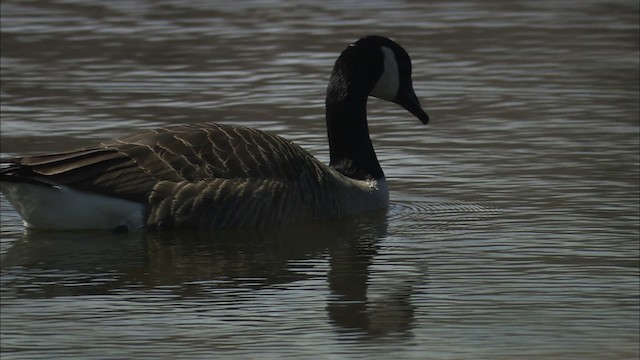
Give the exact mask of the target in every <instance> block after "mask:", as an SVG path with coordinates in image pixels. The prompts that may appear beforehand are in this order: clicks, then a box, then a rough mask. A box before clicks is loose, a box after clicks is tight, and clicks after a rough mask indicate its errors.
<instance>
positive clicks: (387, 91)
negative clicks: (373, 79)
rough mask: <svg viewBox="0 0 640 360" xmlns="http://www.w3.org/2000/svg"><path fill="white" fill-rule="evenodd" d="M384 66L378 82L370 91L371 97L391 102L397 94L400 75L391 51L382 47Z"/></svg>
mask: <svg viewBox="0 0 640 360" xmlns="http://www.w3.org/2000/svg"><path fill="white" fill-rule="evenodd" d="M382 53H383V55H384V56H383V58H382V62H383V64H384V72H383V73H382V76H380V80H378V83H377V84H376V86H375V87H374V88H373V90H372V91H371V95H372V96H375V97H377V98H380V99H384V100H389V101H393V100H394V99H395V98H396V95H397V94H398V88H399V87H400V74H399V71H398V63H397V62H396V55H395V53H394V52H393V50H391V49H389V48H388V47H386V46H383V47H382Z"/></svg>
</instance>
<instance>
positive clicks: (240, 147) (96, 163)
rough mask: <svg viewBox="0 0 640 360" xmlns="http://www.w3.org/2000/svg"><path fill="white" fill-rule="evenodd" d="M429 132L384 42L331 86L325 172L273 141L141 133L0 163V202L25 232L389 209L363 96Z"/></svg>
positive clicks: (196, 225)
mask: <svg viewBox="0 0 640 360" xmlns="http://www.w3.org/2000/svg"><path fill="white" fill-rule="evenodd" d="M369 95H373V96H376V97H379V98H382V99H386V100H389V101H393V102H396V103H398V104H400V105H401V106H403V107H404V108H406V109H407V110H409V111H410V112H411V113H413V114H414V115H415V116H416V117H418V118H419V119H420V120H421V121H422V122H423V123H427V122H428V116H427V114H426V113H425V112H424V111H423V110H422V108H421V107H420V104H419V102H418V100H417V98H416V96H415V93H414V91H413V86H412V83H411V62H410V60H409V56H408V55H407V53H406V51H405V50H404V49H402V47H400V46H399V45H398V44H396V43H395V42H393V41H391V40H389V39H387V38H382V37H375V36H370V37H365V38H362V39H360V40H358V41H357V42H356V43H354V44H352V45H350V46H349V47H347V49H345V50H344V51H343V52H342V54H341V55H340V57H339V58H338V60H337V61H336V64H335V66H334V69H333V72H332V74H331V78H330V81H329V86H328V88H327V103H326V106H327V109H326V111H327V112H326V119H327V130H328V135H329V145H330V155H331V161H330V164H329V165H325V164H324V163H322V162H320V161H319V160H317V159H316V158H315V157H314V156H313V155H311V154H310V153H309V152H307V151H306V150H304V149H303V148H301V147H300V146H298V145H296V144H294V143H293V142H291V141H289V140H286V139H284V138H282V137H280V136H278V135H275V134H272V133H269V132H265V131H261V130H257V129H253V128H248V127H240V126H230V125H224V124H216V123H207V124H197V125H181V126H174V127H170V128H165V129H157V130H150V131H145V132H140V133H138V134H134V135H131V136H128V137H124V138H121V139H117V140H113V141H110V142H105V143H102V144H99V145H97V146H92V147H87V148H83V149H78V150H74V151H70V152H65V153H57V154H49V155H38V156H27V157H22V158H15V159H9V160H3V161H2V162H3V168H2V169H1V170H0V180H1V181H2V193H3V194H4V195H5V197H6V198H7V200H8V201H9V202H10V203H11V204H12V205H13V206H14V207H15V208H16V211H17V212H18V213H19V214H20V216H21V217H22V218H23V220H24V221H25V223H26V225H27V226H29V227H36V228H48V229H128V230H136V229H143V228H150V229H174V228H192V229H222V228H255V227H264V226H272V225H279V224H290V223H296V222H302V221H307V220H314V219H328V218H334V217H339V216H343V215H347V214H353V213H359V212H364V211H370V210H375V209H383V208H385V207H387V206H388V202H389V192H388V189H387V184H386V180H385V178H384V173H383V172H382V169H381V167H380V164H379V162H378V160H377V158H376V155H375V151H374V150H373V146H372V144H371V140H370V138H369V132H368V127H367V120H366V102H367V97H368V96H369Z"/></svg>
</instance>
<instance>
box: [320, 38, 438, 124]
mask: <svg viewBox="0 0 640 360" xmlns="http://www.w3.org/2000/svg"><path fill="white" fill-rule="evenodd" d="M332 91H333V92H334V93H333V94H331V93H330V94H328V95H329V96H328V97H327V98H328V99H329V98H334V99H343V98H345V97H348V96H353V95H355V96H365V97H366V96H374V97H377V98H379V99H383V100H387V101H391V102H394V103H396V104H398V105H400V106H402V107H403V108H405V109H406V110H407V111H409V112H410V113H411V114H413V115H414V116H415V117H417V118H418V119H419V120H420V121H422V123H424V124H427V123H428V122H429V115H427V113H426V112H425V111H424V110H423V109H422V107H421V106H420V101H419V100H418V97H417V96H416V94H415V91H414V90H413V81H412V80H411V59H410V58H409V54H407V51H406V50H405V49H403V48H402V46H400V45H398V44H397V43H396V42H394V41H392V40H390V39H388V38H385V37H380V36H367V37H364V38H361V39H360V40H358V41H356V42H355V43H353V44H351V45H349V47H347V48H346V49H345V50H344V51H343V52H342V54H340V57H339V58H338V60H336V63H335V66H334V68H333V72H332V76H331V79H330V81H329V92H332Z"/></svg>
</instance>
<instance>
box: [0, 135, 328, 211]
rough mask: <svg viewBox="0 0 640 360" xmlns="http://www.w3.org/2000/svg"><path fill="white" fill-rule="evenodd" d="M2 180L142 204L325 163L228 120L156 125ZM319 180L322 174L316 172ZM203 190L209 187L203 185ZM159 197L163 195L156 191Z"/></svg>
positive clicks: (20, 166) (37, 160)
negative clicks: (179, 191)
mask: <svg viewBox="0 0 640 360" xmlns="http://www.w3.org/2000/svg"><path fill="white" fill-rule="evenodd" d="M6 162H8V163H9V164H8V166H6V167H4V168H3V169H2V170H1V173H0V175H1V179H2V180H3V181H15V182H31V183H40V184H45V185H52V186H55V185H66V186H69V187H71V188H74V189H78V190H83V191H88V192H93V193H99V194H103V195H107V196H111V197H117V198H122V199H127V200H132V201H137V202H141V203H147V202H149V198H150V196H151V193H152V191H158V193H162V191H160V190H154V188H156V187H157V186H158V185H159V184H160V183H162V184H164V185H162V186H161V187H160V188H161V189H164V191H165V192H166V191H167V190H168V188H169V187H170V186H169V185H168V184H174V185H173V186H174V187H176V186H177V185H175V184H185V183H192V184H196V183H201V184H204V183H207V184H209V185H208V187H210V186H212V185H211V184H214V183H215V181H214V180H216V179H218V181H222V180H226V184H227V185H230V184H231V182H230V181H229V180H235V181H243V180H242V179H255V180H257V179H263V180H264V179H270V180H271V181H272V182H274V184H276V183H281V184H285V183H291V182H295V181H297V180H299V179H300V177H301V176H303V177H305V178H306V179H308V178H309V176H308V175H305V174H308V173H309V171H310V170H311V172H314V173H318V172H320V173H321V172H323V170H322V168H323V167H326V166H324V165H323V164H321V163H320V162H319V161H317V160H316V159H315V158H314V157H313V156H311V155H310V154H309V153H308V152H307V151H305V150H303V149H302V148H300V147H299V146H297V145H295V144H294V143H292V142H290V141H288V140H286V139H283V138H281V137H279V136H277V135H274V134H271V133H267V132H264V131H260V130H256V129H252V128H245V127H235V126H230V125H222V124H205V125H183V126H177V127H171V128H166V129H158V130H150V131H145V132H141V133H138V134H135V135H132V136H129V137H125V138H121V139H118V140H113V141H111V142H106V143H103V144H100V145H98V146H96V147H92V148H85V149H80V150H76V151H72V152H66V153H59V154H53V155H41V156H29V157H23V158H19V159H12V160H9V161H5V163H6ZM315 178H316V179H317V178H318V177H315ZM201 190H202V189H201ZM156 195H157V194H156Z"/></svg>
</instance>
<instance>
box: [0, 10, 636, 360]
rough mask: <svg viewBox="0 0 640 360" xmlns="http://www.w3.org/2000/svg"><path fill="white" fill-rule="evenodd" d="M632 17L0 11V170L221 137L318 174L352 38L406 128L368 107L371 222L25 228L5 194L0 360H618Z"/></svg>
mask: <svg viewBox="0 0 640 360" xmlns="http://www.w3.org/2000/svg"><path fill="white" fill-rule="evenodd" d="M638 8H639V6H638V2H637V1H623V0H619V1H613V2H612V1H596V0H591V1H582V2H574V1H571V2H569V1H554V2H547V1H544V2H543V1H524V0H521V1H510V2H504V1H482V2H480V1H478V2H467V1H430V2H423V1H369V2H366V3H364V2H361V1H346V2H345V1H324V2H322V3H319V2H317V1H308V2H305V1H300V2H286V1H282V2H281V1H247V2H232V3H230V2H218V1H207V2H199V1H158V2H137V1H109V2H99V1H86V0H83V1H62V0H60V1H38V2H23V1H13V0H7V1H3V2H2V4H1V5H0V10H1V12H0V16H1V19H0V20H1V30H2V33H1V42H0V43H1V47H2V48H1V50H2V53H1V55H0V59H1V63H0V72H1V76H2V84H1V90H0V97H1V100H2V104H1V108H0V110H1V116H2V123H1V124H2V138H1V140H2V141H1V152H2V156H13V155H17V154H25V153H38V152H54V151H63V150H67V149H70V148H73V147H77V146H85V145H88V144H90V143H93V142H99V141H103V140H106V139H110V138H113V137H117V136H123V135H126V134H129V133H131V132H133V131H137V130H141V129H148V128H153V127H158V126H167V125H171V124H175V123H196V122H207V121H217V122H225V123H232V124H238V125H246V126H253V127H257V128H260V129H263V130H269V131H273V132H276V133H278V134H280V135H282V136H285V137H287V138H289V139H291V140H294V141H295V142H297V143H299V144H300V145H302V146H303V147H305V148H306V149H308V150H309V151H311V152H312V153H313V154H314V155H316V156H317V157H319V158H320V159H322V160H324V161H326V160H327V159H328V147H327V144H326V135H325V128H324V115H323V111H324V110H323V106H324V91H325V88H326V82H327V80H328V77H329V72H330V69H331V67H332V65H333V62H334V61H335V58H336V57H337V55H338V54H339V52H340V51H341V50H342V49H343V48H344V47H345V46H346V45H347V44H349V43H350V42H353V41H355V40H357V39H358V38H359V37H361V36H364V35H368V34H379V35H386V36H389V37H392V38H393V39H395V40H397V41H398V42H399V43H401V44H402V45H403V46H404V47H405V48H406V49H407V50H408V52H409V53H410V55H411V57H412V59H413V67H414V71H413V77H414V87H415V89H416V92H417V94H418V96H419V97H420V99H421V101H422V103H423V105H424V107H425V108H426V110H427V112H428V113H429V115H430V116H431V119H432V122H431V123H430V125H429V126H423V125H422V124H420V123H419V121H417V120H416V119H415V118H413V117H412V116H411V115H410V114H408V113H406V111H404V110H403V109H400V108H398V107H397V106H396V105H394V104H387V103H384V102H382V101H379V100H377V99H371V100H370V101H369V110H368V112H369V120H370V121H369V122H370V128H371V136H372V139H373V142H374V145H375V147H376V150H377V154H378V157H379V158H380V161H381V163H382V166H383V168H384V170H385V173H386V174H387V178H388V179H389V185H390V189H391V200H392V206H391V208H390V209H389V211H387V212H382V213H373V214H367V215H364V216H357V217H352V218H347V219H341V220H336V221H331V222H324V223H317V224H305V225H303V226H296V227H290V228H284V229H271V230H264V231H233V232H214V233H194V232H171V233H161V234H155V233H148V234H136V233H133V234H108V233H95V232H71V233H68V232H33V231H30V232H25V231H24V229H23V227H22V223H21V221H20V219H19V217H18V215H17V214H16V213H15V211H14V210H13V209H12V208H11V207H10V205H9V204H8V203H7V202H6V200H5V199H4V197H2V198H1V201H0V210H1V214H2V217H1V219H2V226H1V227H0V231H1V233H0V234H1V235H2V237H1V241H0V255H1V258H0V259H1V276H0V285H1V296H2V297H1V300H2V301H1V307H0V310H1V320H2V321H0V345H1V349H0V350H1V352H2V357H3V358H5V357H6V358H8V359H9V358H125V357H132V358H144V357H150V358H151V357H153V358H157V357H163V358H211V357H214V356H215V357H220V358H251V357H255V356H256V354H260V357H263V358H278V359H280V358H282V357H286V356H289V357H293V358H302V357H313V358H329V357H333V358H343V357H346V358H367V359H370V358H385V359H386V358H389V357H390V356H393V357H396V358H420V359H423V358H434V359H454V358H455V359H460V358H469V359H471V358H473V359H482V358H485V359H513V358H524V359H526V358H531V359H540V358H556V359H573V358H575V359H603V358H611V359H637V358H638V356H639V354H640V350H639V345H638V343H639V341H640V337H639V335H638V334H639V331H640V325H639V311H640V310H639V300H638V297H639V291H640V290H639V282H638V275H639V272H638V269H639V257H640V250H639V244H638V237H639V236H640V230H639V206H640V205H639V196H640V195H639V190H638V188H639V185H640V184H639V180H638V178H639V174H638V171H639V170H638V169H639V165H638V164H639V157H640V155H639V149H638V147H639V146H638V143H639V136H638V119H639V113H640V111H639V100H638V96H639V89H638V86H639V85H638V83H639V81H640V71H639V68H638V62H639V61H638V56H639V50H638V40H639V36H638V34H639V32H638Z"/></svg>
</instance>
